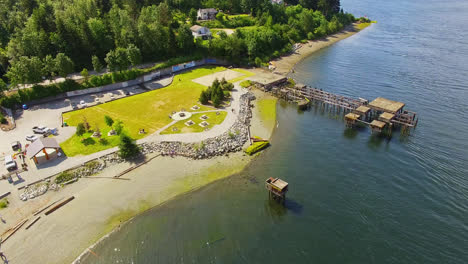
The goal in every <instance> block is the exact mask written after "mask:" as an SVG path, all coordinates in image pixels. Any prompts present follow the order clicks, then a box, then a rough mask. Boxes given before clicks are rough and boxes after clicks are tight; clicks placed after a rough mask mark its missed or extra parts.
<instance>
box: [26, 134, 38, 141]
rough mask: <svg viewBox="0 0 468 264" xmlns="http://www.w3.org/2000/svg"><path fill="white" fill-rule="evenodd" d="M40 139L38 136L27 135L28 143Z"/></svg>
mask: <svg viewBox="0 0 468 264" xmlns="http://www.w3.org/2000/svg"><path fill="white" fill-rule="evenodd" d="M38 138H39V137H38V136H36V135H27V136H26V140H27V141H31V142H34V141H36V140H37V139H38Z"/></svg>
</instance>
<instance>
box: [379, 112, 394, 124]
mask: <svg viewBox="0 0 468 264" xmlns="http://www.w3.org/2000/svg"><path fill="white" fill-rule="evenodd" d="M394 117H395V115H394V114H390V113H387V112H384V113H383V114H381V115H380V116H379V119H380V120H382V121H385V122H390V120H392V119H393V118H394Z"/></svg>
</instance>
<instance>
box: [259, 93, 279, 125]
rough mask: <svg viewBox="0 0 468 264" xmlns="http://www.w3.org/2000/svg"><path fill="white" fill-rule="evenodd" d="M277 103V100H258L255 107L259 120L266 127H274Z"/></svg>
mask: <svg viewBox="0 0 468 264" xmlns="http://www.w3.org/2000/svg"><path fill="white" fill-rule="evenodd" d="M277 101H278V99H277V98H261V99H259V100H258V103H257V107H258V112H259V113H260V118H261V119H262V120H263V122H264V123H265V125H266V126H268V127H273V126H274V125H275V121H276V102H277Z"/></svg>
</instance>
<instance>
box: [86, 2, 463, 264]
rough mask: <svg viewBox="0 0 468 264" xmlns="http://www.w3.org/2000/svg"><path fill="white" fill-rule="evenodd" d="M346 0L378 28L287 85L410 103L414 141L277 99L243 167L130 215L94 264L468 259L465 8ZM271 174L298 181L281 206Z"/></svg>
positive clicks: (313, 61) (324, 54) (301, 70)
mask: <svg viewBox="0 0 468 264" xmlns="http://www.w3.org/2000/svg"><path fill="white" fill-rule="evenodd" d="M341 2H342V5H343V7H344V9H345V10H346V11H349V12H351V13H353V14H356V15H367V16H369V17H371V18H372V19H373V20H377V23H376V24H374V25H372V27H370V28H368V29H366V30H365V31H363V32H360V33H359V34H357V35H354V36H353V37H351V38H348V39H346V40H343V41H340V42H338V43H337V44H335V45H333V46H331V47H329V48H326V49H324V50H322V51H320V52H318V53H316V54H314V55H313V56H311V57H309V58H308V59H306V60H304V61H303V62H301V63H300V64H298V65H297V66H296V68H295V73H294V74H293V75H292V77H294V78H295V79H296V80H298V81H299V82H302V83H305V84H308V85H312V86H316V87H318V88H322V89H324V90H327V91H331V92H335V93H339V94H343V95H348V96H353V97H363V98H367V99H373V98H375V97H377V96H383V97H386V98H389V99H394V100H399V101H402V102H405V103H406V108H407V109H410V110H414V111H416V112H418V114H419V118H420V121H419V124H418V126H417V128H416V129H415V130H414V131H413V133H412V134H411V135H410V136H409V137H405V136H400V134H399V133H394V135H393V137H392V138H391V139H382V138H378V137H373V136H371V135H370V131H369V130H367V129H362V130H360V131H347V130H345V124H344V122H343V121H342V120H340V118H339V117H337V116H335V115H334V114H329V113H328V112H323V111H320V110H317V109H314V108H312V109H311V111H307V112H298V111H297V110H296V108H295V107H294V106H292V105H288V104H285V103H279V104H278V123H279V126H278V128H277V129H276V131H275V133H274V135H273V139H272V146H271V147H270V148H269V149H268V150H266V151H265V152H264V153H263V154H262V155H261V156H260V157H259V158H258V159H256V160H255V161H254V162H253V163H252V164H251V165H250V166H249V167H248V168H247V169H245V170H244V171H243V172H242V173H240V174H239V175H234V176H232V177H230V178H228V179H225V180H222V181H218V182H216V183H214V184H211V185H209V186H206V187H205V188H202V189H201V190H198V191H196V192H194V193H191V194H188V195H184V196H181V197H178V198H177V199H175V200H173V201H171V202H169V203H166V204H164V205H163V206H160V207H158V208H155V209H153V210H150V211H148V212H146V213H145V214H143V215H141V216H139V217H137V218H135V219H134V220H133V221H132V222H131V223H129V224H127V225H125V226H124V227H123V228H122V229H121V230H120V231H119V232H117V233H114V234H112V235H111V237H110V238H109V239H107V240H105V242H104V243H102V244H100V245H99V246H98V247H97V248H96V249H95V252H96V253H97V255H98V257H96V256H95V255H90V256H88V258H87V259H86V260H85V261H84V262H85V263H468V140H467V138H468V103H467V102H468V101H467V100H468V30H466V25H468V1H460V0H448V1H432V0H429V1H422V0H411V1H409V0H406V1H404V0H395V1H383V0H378V1H371V0H360V1H358V0H342V1H341ZM270 176H271V177H279V178H282V179H284V180H286V181H287V182H289V184H290V191H289V193H288V196H287V200H286V204H285V206H284V207H283V206H281V205H278V204H277V203H275V202H273V201H270V200H269V199H268V194H267V192H266V190H265V188H264V184H263V182H264V180H265V179H266V178H268V177H270Z"/></svg>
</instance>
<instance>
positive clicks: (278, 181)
mask: <svg viewBox="0 0 468 264" xmlns="http://www.w3.org/2000/svg"><path fill="white" fill-rule="evenodd" d="M271 185H273V186H275V187H276V188H278V189H279V190H283V189H284V188H286V187H288V183H287V182H285V181H283V180H281V179H275V180H274V181H273V182H272V183H271Z"/></svg>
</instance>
